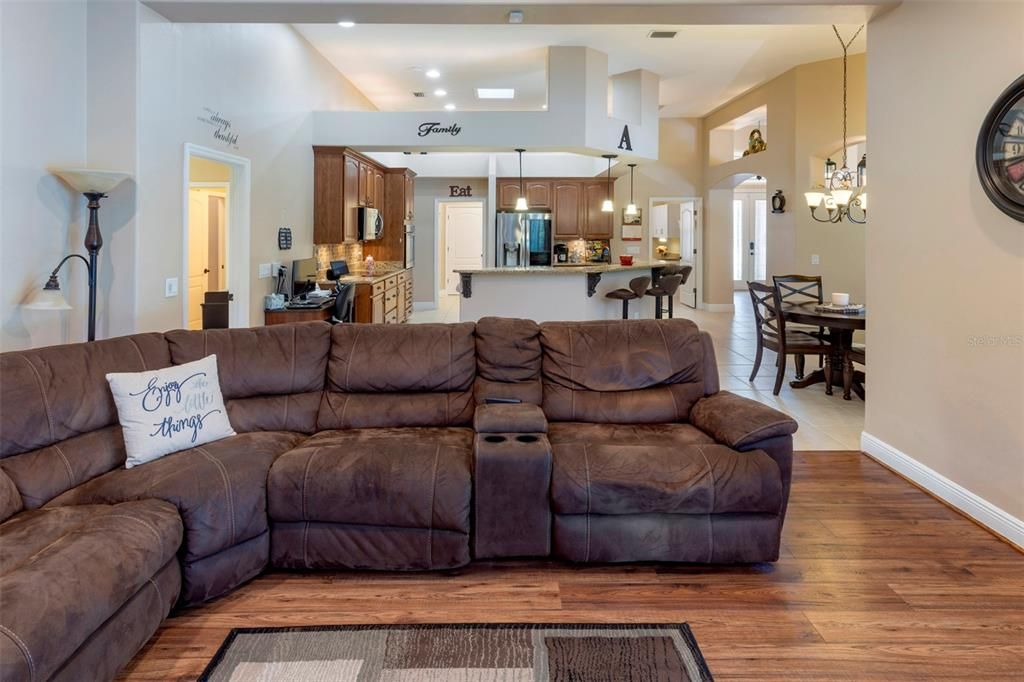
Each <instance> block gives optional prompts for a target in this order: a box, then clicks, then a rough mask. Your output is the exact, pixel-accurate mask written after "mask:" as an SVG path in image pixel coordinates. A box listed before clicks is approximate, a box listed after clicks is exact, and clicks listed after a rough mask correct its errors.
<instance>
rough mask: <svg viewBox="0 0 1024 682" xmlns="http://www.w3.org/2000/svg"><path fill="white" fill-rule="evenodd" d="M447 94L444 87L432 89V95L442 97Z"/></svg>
mask: <svg viewBox="0 0 1024 682" xmlns="http://www.w3.org/2000/svg"><path fill="white" fill-rule="evenodd" d="M447 94H448V91H447V90H445V89H444V88H438V89H437V90H434V97H444V96H445V95H447Z"/></svg>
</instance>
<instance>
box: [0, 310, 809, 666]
mask: <svg viewBox="0 0 1024 682" xmlns="http://www.w3.org/2000/svg"><path fill="white" fill-rule="evenodd" d="M211 353H215V354H216V355H217V360H218V370H219V374H220V381H221V388H222V391H223V394H224V397H225V400H226V405H227V409H228V413H229V417H230V419H231V423H232V425H233V427H234V428H235V430H236V431H237V432H238V435H236V436H233V437H231V438H226V439H224V440H220V441H216V442H213V443H209V444H207V445H203V446H200V447H196V448H192V449H189V450H185V451H182V452H178V453H175V454H172V455H168V456H166V457H163V458H161V459H159V460H156V461H153V462H150V463H147V464H144V465H141V466H138V467H135V468H133V469H125V468H124V461H125V452H124V444H123V440H122V438H121V434H120V427H119V426H117V415H116V411H115V409H114V404H113V400H112V398H111V395H110V391H109V389H108V387H107V383H106V380H105V378H104V375H105V374H106V373H108V372H115V371H116V372H130V371H141V370H145V369H156V368H161V367H167V366H170V365H173V364H181V363H184V362H190V361H193V360H197V359H200V358H202V357H205V356H206V355H209V354H211ZM717 377H718V374H717V369H716V367H715V359H714V351H713V347H712V345H711V342H710V339H709V337H707V335H706V334H702V333H701V332H699V330H697V328H696V327H695V326H694V325H693V324H692V323H690V322H688V321H685V320H645V321H610V322H583V323H546V324H542V325H537V324H535V323H533V322H530V321H526V320H510V319H498V318H487V319H483V320H480V321H479V322H477V323H475V324H473V323H463V324H454V325H407V326H383V325H379V326H378V325H337V326H334V327H331V326H330V325H328V324H326V323H304V324H296V325H280V326H274V327H264V328H256V329H240V330H215V331H205V332H188V331H173V332H168V333H166V334H138V335H134V336H129V337H123V338H117V339H110V340H105V341H97V342H93V343H88V344H75V345H69V346H60V347H52V348H43V349H38V350H32V351H24V352H16V353H5V354H3V355H2V356H0V522H2V523H0V679H3V680H50V679H109V678H111V677H113V676H114V675H115V674H116V672H117V670H118V669H120V667H121V666H123V665H124V664H125V663H126V662H127V661H128V660H130V659H131V657H132V656H133V655H134V654H135V652H136V651H138V649H139V648H141V646H142V645H143V644H144V643H145V641H146V640H147V639H148V638H149V637H150V636H151V635H152V633H153V632H154V631H155V630H156V628H157V627H158V626H159V624H160V622H161V621H162V620H163V619H164V618H165V617H166V616H167V614H168V613H169V612H170V610H171V608H172V607H173V606H174V605H175V604H177V605H179V606H188V605H193V604H198V603H201V602H203V601H206V600H208V599H211V598H214V597H217V596H219V595H222V594H224V593H226V592H228V591H230V590H232V589H234V588H235V587H237V586H238V585H240V584H242V583H243V582H245V581H246V580H249V579H250V578H252V577H253V576H255V575H257V574H259V573H260V572H261V571H263V570H264V569H265V568H266V567H267V566H268V565H269V566H274V567H278V568H286V569H306V568H310V569H318V568H370V569H388V570H428V569H445V568H452V567H457V566H461V565H464V564H466V563H468V562H469V561H471V560H472V559H473V558H496V557H512V556H527V557H530V556H532V557H538V556H539V557H545V556H554V557H559V558H563V559H567V560H570V561H580V562H587V561H590V562H604V561H650V560H653V561H685V562H755V561H774V560H775V559H777V558H778V552H779V537H780V533H781V528H782V521H783V518H784V515H785V510H786V501H787V499H788V496H789V484H790V461H791V456H792V433H793V432H794V431H795V430H796V424H795V422H793V420H791V419H790V418H788V417H787V416H786V415H783V414H781V413H779V412H776V411H775V410H772V409H770V408H768V407H766V406H763V405H761V404H759V403H755V402H752V401H749V400H746V399H744V398H740V397H738V396H735V395H732V394H729V393H727V392H722V391H719V390H718V381H717ZM493 401H499V402H497V403H494V402H493ZM509 401H519V402H518V403H515V404H513V403H511V402H509Z"/></svg>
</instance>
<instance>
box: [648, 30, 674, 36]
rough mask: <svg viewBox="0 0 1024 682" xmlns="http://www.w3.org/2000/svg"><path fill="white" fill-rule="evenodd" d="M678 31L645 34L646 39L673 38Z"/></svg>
mask: <svg viewBox="0 0 1024 682" xmlns="http://www.w3.org/2000/svg"><path fill="white" fill-rule="evenodd" d="M676 33H678V31H651V32H650V33H648V34H647V37H648V38H675V37H676Z"/></svg>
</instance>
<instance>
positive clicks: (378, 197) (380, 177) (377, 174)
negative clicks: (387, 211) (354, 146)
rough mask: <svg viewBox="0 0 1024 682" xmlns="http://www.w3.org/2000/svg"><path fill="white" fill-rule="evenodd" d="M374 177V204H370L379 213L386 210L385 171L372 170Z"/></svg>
mask: <svg viewBox="0 0 1024 682" xmlns="http://www.w3.org/2000/svg"><path fill="white" fill-rule="evenodd" d="M371 173H372V175H373V194H372V197H373V203H372V204H370V205H371V206H373V207H374V208H375V209H377V210H378V211H383V210H384V171H383V170H382V169H380V168H373V169H371Z"/></svg>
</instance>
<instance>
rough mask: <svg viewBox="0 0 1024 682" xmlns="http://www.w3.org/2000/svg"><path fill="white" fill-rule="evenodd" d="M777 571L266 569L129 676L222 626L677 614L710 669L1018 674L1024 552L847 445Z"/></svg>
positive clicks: (163, 641) (159, 640) (1023, 656)
mask: <svg viewBox="0 0 1024 682" xmlns="http://www.w3.org/2000/svg"><path fill="white" fill-rule="evenodd" d="M795 459H796V462H795V466H794V482H793V493H792V498H791V501H790V507H789V516H788V518H787V520H786V526H785V531H784V537H783V545H784V546H783V555H782V557H781V559H780V560H779V562H778V563H776V564H757V565H753V566H732V567H728V566H727V567H708V566H666V565H642V566H600V567H574V566H569V565H565V564H560V563H557V562H530V563H524V562H514V563H491V564H479V565H473V566H470V567H468V568H466V569H464V570H460V571H454V572H449V573H444V574H400V575H396V574H373V573H351V572H348V573H330V574H324V573H318V574H298V573H296V574H292V573H270V574H267V575H264V576H262V577H260V578H258V579H256V580H254V581H253V582H251V583H250V584H248V585H246V586H244V587H242V588H241V589H239V590H237V591H235V592H233V593H231V594H230V595H228V596H226V597H224V598H222V599H218V600H216V601H215V602H213V603H211V604H207V605H205V606H202V607H199V608H195V609H191V610H187V611H185V612H183V613H180V614H178V615H176V616H174V617H172V618H170V619H169V620H168V621H167V622H166V623H165V625H164V626H163V627H162V628H161V629H160V631H159V632H158V633H157V634H156V636H155V637H154V638H153V639H152V640H151V641H150V643H149V645H148V646H147V647H146V648H145V649H144V650H143V651H142V652H140V654H139V655H138V656H137V657H136V658H135V660H134V661H133V662H132V663H131V664H130V665H129V666H128V668H127V669H126V671H125V673H124V676H123V679H126V680H191V679H194V678H195V677H196V676H197V675H198V674H199V673H200V672H201V671H202V670H203V668H204V667H205V665H206V663H207V662H208V661H209V659H210V657H211V656H213V654H214V652H215V651H216V650H217V647H218V646H219V645H220V643H221V641H222V640H223V639H224V637H225V636H226V635H227V634H228V631H229V630H230V629H231V628H234V627H256V626H272V625H318V624H329V623H446V622H467V623H468V622H481V623H484V622H530V623H542V622H565V623H571V622H594V623H596V622H658V623H662V622H664V623H675V622H682V621H685V622H687V623H689V624H690V626H691V627H692V628H693V632H694V634H695V635H696V638H697V642H698V643H699V644H700V648H701V650H702V651H703V652H704V655H705V657H706V659H707V662H708V665H709V667H710V668H711V671H712V673H713V674H714V675H715V678H716V679H717V680H794V679H805V680H930V679H943V680H948V679H963V680H998V679H1015V680H1021V679H1024V673H1022V671H1024V555H1022V554H1020V553H1019V552H1017V551H1016V550H1015V549H1013V548H1012V547H1010V546H1009V545H1007V544H1005V543H1003V542H1001V541H1000V540H998V539H996V538H995V537H993V536H992V535H990V534H989V533H987V532H986V531H984V530H983V529H981V528H979V527H978V526H976V525H975V524H974V523H972V522H970V521H968V520H966V519H965V518H963V517H962V516H960V515H959V514H957V513H956V512H954V511H952V510H950V509H948V508H947V507H945V506H944V505H942V504H941V503H939V502H938V501H936V500H934V499H933V498H931V497H929V496H928V495H927V494H925V493H923V492H921V491H920V490H918V489H917V488H915V487H913V486H912V485H910V484H909V483H907V482H906V481H904V480H903V479H901V478H899V477H897V476H896V475H894V474H892V473H890V472H889V471H888V470H886V469H884V468H883V467H881V466H879V465H878V464H876V463H874V462H873V461H872V460H870V459H868V458H867V457H865V456H863V455H861V454H859V453H836V452H829V453H797V455H796V458H795Z"/></svg>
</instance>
